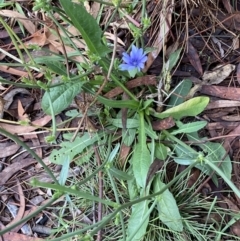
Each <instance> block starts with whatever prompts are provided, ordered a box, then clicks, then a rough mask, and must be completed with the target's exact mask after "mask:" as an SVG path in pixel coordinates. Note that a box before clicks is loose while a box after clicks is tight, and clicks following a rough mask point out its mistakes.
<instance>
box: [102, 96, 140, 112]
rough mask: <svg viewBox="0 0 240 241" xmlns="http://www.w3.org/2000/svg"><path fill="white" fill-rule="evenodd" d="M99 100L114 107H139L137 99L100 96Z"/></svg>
mask: <svg viewBox="0 0 240 241" xmlns="http://www.w3.org/2000/svg"><path fill="white" fill-rule="evenodd" d="M98 101H99V102H101V103H102V104H104V105H106V106H109V107H113V108H119V109H120V108H129V109H134V110H136V109H138V107H139V102H138V101H135V100H110V99H106V98H104V97H102V96H98Z"/></svg>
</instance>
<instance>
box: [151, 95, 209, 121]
mask: <svg viewBox="0 0 240 241" xmlns="http://www.w3.org/2000/svg"><path fill="white" fill-rule="evenodd" d="M208 102H209V98H208V97H195V98H193V99H190V100H188V101H186V102H184V103H182V104H180V105H178V106H175V107H172V108H170V109H168V110H166V111H164V112H162V113H157V112H155V111H151V112H152V113H151V114H152V115H153V116H155V117H157V118H160V119H163V118H166V117H169V116H172V117H173V118H175V119H177V120H180V119H181V118H183V117H185V116H196V115H198V114H200V113H201V112H202V111H203V110H204V109H205V107H206V106H207V104H208Z"/></svg>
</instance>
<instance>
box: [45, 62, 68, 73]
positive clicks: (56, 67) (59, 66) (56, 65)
mask: <svg viewBox="0 0 240 241" xmlns="http://www.w3.org/2000/svg"><path fill="white" fill-rule="evenodd" d="M45 65H46V66H47V67H48V68H49V69H51V70H52V71H53V72H54V73H56V74H58V75H63V76H66V75H67V72H66V67H65V66H64V65H63V63H61V62H60V61H45Z"/></svg>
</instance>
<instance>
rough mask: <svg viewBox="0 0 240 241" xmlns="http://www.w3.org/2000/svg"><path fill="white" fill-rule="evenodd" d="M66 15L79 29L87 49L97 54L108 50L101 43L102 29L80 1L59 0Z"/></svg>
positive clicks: (104, 53) (105, 52)
mask: <svg viewBox="0 0 240 241" xmlns="http://www.w3.org/2000/svg"><path fill="white" fill-rule="evenodd" d="M60 2H61V5H62V7H63V9H64V10H65V12H66V15H67V16H68V17H69V18H70V19H71V21H72V23H73V25H74V26H75V27H76V28H77V29H78V30H79V32H80V33H81V35H82V38H83V39H84V40H85V42H86V44H87V46H88V48H89V50H90V51H91V52H92V53H94V54H97V55H98V56H104V55H106V54H107V53H108V52H109V48H107V47H106V46H105V45H103V43H102V35H103V33H102V30H101V28H100V27H99V26H98V24H97V22H96V20H95V19H94V18H93V17H92V16H91V15H90V14H89V13H88V12H87V11H86V9H85V7H84V6H83V5H82V4H81V3H78V4H77V3H73V2H71V1H66V0H60Z"/></svg>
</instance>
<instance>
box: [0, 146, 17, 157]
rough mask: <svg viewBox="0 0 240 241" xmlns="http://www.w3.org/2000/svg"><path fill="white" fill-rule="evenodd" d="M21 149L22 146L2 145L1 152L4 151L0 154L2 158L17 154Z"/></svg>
mask: <svg viewBox="0 0 240 241" xmlns="http://www.w3.org/2000/svg"><path fill="white" fill-rule="evenodd" d="M19 148H20V146H19V145H17V144H12V145H11V144H9V143H0V150H4V151H1V152H0V158H4V157H7V156H11V155H13V154H15V153H16V152H17V151H18V149H19Z"/></svg>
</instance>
